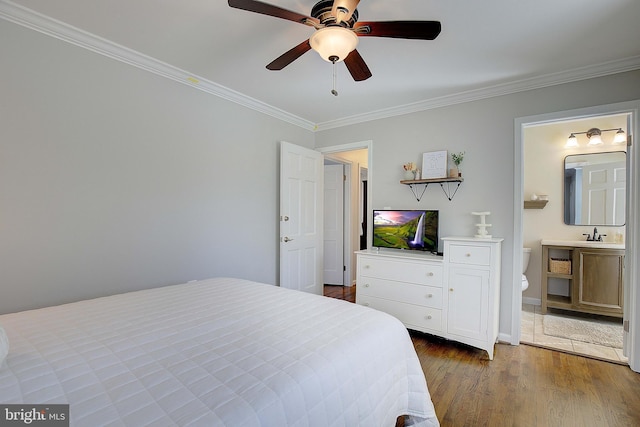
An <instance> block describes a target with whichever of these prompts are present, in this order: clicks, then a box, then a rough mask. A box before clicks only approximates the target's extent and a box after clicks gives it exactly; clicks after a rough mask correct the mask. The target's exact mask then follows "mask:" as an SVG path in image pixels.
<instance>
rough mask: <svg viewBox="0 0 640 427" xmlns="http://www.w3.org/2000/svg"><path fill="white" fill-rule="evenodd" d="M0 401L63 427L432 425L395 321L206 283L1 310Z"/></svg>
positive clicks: (305, 297)
mask: <svg viewBox="0 0 640 427" xmlns="http://www.w3.org/2000/svg"><path fill="white" fill-rule="evenodd" d="M0 325H2V327H3V328H4V329H5V331H6V333H7V336H8V339H9V343H10V349H9V353H8V356H7V358H6V360H5V361H4V362H2V364H1V365H0V404H25V405H27V404H33V405H36V404H69V405H70V406H69V412H70V424H71V425H72V426H99V425H105V426H106V425H109V426H132V427H133V426H135V427H140V426H154V427H155V426H368V427H369V426H390V427H393V426H394V425H395V421H396V418H397V417H398V416H399V415H408V416H409V417H408V418H407V421H406V425H422V426H436V425H438V420H437V418H436V415H435V411H434V408H433V404H432V402H431V398H430V396H429V392H428V389H427V384H426V381H425V377H424V374H423V371H422V369H421V366H420V363H419V360H418V358H417V356H416V353H415V349H414V347H413V345H412V342H411V339H410V337H409V335H408V333H407V330H406V329H405V327H404V326H403V325H402V324H401V323H400V322H399V321H398V320H396V319H395V318H393V317H391V316H389V315H387V314H385V313H382V312H378V311H375V310H372V309H369V308H366V307H362V306H358V305H355V304H351V303H348V302H346V301H340V300H336V299H332V298H326V297H321V296H317V295H311V294H306V293H302V292H298V291H292V290H288V289H283V288H279V287H275V286H270V285H265V284H261V283H256V282H250V281H246V280H239V279H230V278H216V279H209V280H203V281H198V282H190V283H186V284H181V285H175V286H168V287H163V288H156V289H149V290H144V291H138V292H131V293H126V294H120V295H114V296H109V297H104V298H97V299H92V300H86V301H81V302H77V303H72V304H65V305H61V306H56V307H48V308H43V309H38V310H31V311H25V312H20V313H14V314H6V315H1V316H0Z"/></svg>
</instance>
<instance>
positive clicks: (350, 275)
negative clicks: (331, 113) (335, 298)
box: [319, 141, 371, 287]
mask: <svg viewBox="0 0 640 427" xmlns="http://www.w3.org/2000/svg"><path fill="white" fill-rule="evenodd" d="M370 146H371V143H370V142H368V141H366V142H361V143H353V144H347V145H342V146H336V147H328V148H324V149H320V150H319V151H320V152H322V153H323V154H324V156H325V171H326V172H328V173H327V174H325V179H328V180H330V181H331V182H330V183H329V185H328V186H327V185H325V187H326V188H328V191H326V192H325V212H324V216H325V260H326V266H325V267H326V268H329V269H330V270H331V271H330V272H328V273H327V272H326V271H325V276H326V277H327V278H333V279H329V281H327V280H325V283H328V284H331V285H342V286H347V287H350V286H353V285H354V284H355V252H356V251H358V250H360V249H362V248H363V246H362V245H363V243H364V244H365V245H366V242H368V241H370V232H369V230H368V229H367V221H366V219H367V206H370V205H371V204H370V197H371V191H370V188H371V147H370ZM328 169H332V171H328ZM336 170H338V171H339V170H343V173H344V181H343V183H344V196H343V197H342V199H341V201H342V202H343V205H342V207H340V206H339V202H340V197H336V191H335V179H336V178H335V176H336V174H337V173H339V172H335V171H336ZM325 184H327V183H326V182H325ZM327 197H328V198H329V199H330V200H329V202H328V201H327ZM327 209H328V210H332V209H335V210H338V211H340V212H338V213H341V214H342V233H341V236H340V237H342V243H341V244H340V243H338V241H337V236H336V235H335V233H336V230H337V229H339V228H340V227H339V224H336V222H337V219H336V218H338V215H336V213H337V212H335V211H333V212H327ZM327 221H329V224H327ZM338 245H340V247H338ZM365 247H366V246H365ZM340 250H341V251H342V256H341V258H342V261H343V263H342V268H343V275H342V283H338V282H337V281H336V280H335V278H336V276H337V273H338V272H337V271H336V270H337V268H338V267H339V264H338V260H339V258H340V255H338V254H339V252H340ZM328 252H330V253H328ZM336 255H337V257H338V260H336ZM329 282H331V283H329Z"/></svg>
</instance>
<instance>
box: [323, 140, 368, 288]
mask: <svg viewBox="0 0 640 427" xmlns="http://www.w3.org/2000/svg"><path fill="white" fill-rule="evenodd" d="M362 149H366V150H367V167H368V171H369V176H368V179H367V181H368V188H369V189H371V188H373V141H370V140H369V141H360V142H352V143H348V144H342V145H333V146H330V147H320V148H316V150H318V151H319V152H320V153H322V154H324V155H327V154H332V153H340V152H343V151H354V150H362ZM371 193H372V191H367V206H368V209H369V211H370V210H371V206H373V203H372V201H371V200H372V195H371ZM352 208H354V207H353V206H352ZM365 214H366V215H368V214H369V213H368V212H366V213H365ZM349 222H351V221H349ZM349 229H350V230H351V233H350V235H349V239H346V241H347V244H346V245H345V259H346V260H347V261H348V262H347V263H346V271H345V277H346V278H347V280H345V284H352V283H353V282H352V280H351V277H352V271H353V268H354V265H353V263H352V262H351V261H350V260H351V259H353V253H354V252H355V251H356V250H358V249H360V246H358V247H354V243H353V239H352V238H351V234H353V227H352V226H351V225H350V227H349ZM371 233H372V232H371V227H369V228H368V229H367V242H371V239H372V234H371ZM347 255H348V258H347Z"/></svg>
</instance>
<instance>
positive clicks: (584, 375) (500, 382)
mask: <svg viewBox="0 0 640 427" xmlns="http://www.w3.org/2000/svg"><path fill="white" fill-rule="evenodd" d="M342 292H344V295H345V298H341V295H342ZM325 295H327V296H332V297H334V298H341V299H348V300H353V301H355V287H353V288H346V289H338V287H336V286H330V287H327V286H325ZM411 339H412V340H413V344H414V347H415V348H416V353H417V354H418V358H419V359H420V363H421V364H422V369H423V370H424V373H425V377H426V379H427V383H428V385H429V391H430V392H431V398H432V400H433V403H434V405H435V408H436V414H437V415H438V418H439V419H440V423H441V425H442V426H443V427H447V426H490V427H493V426H517V427H521V426H525V427H527V426H532V427H534V426H536V427H537V426H545V427H546V426H562V427H570V426H579V427H590V426H598V427H600V426H603V427H604V426H611V427H613V426H621V427H622V426H625V427H626V426H638V425H640V374H637V373H635V372H633V371H632V370H631V369H629V367H628V366H623V365H618V364H614V363H609V362H603V361H599V360H594V359H589V358H586V357H581V356H576V355H571V354H566V353H562V352H558V351H554V350H548V349H543V348H537V347H532V346H527V345H519V346H511V345H507V344H496V348H495V356H494V360H493V361H489V359H488V357H487V353H486V352H484V351H481V350H478V349H474V348H472V347H469V346H466V345H463V344H457V343H455V342H452V341H447V340H445V339H442V338H438V337H434V336H432V335H427V334H421V333H418V332H413V331H412V332H411Z"/></svg>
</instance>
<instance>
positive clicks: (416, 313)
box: [357, 295, 442, 333]
mask: <svg viewBox="0 0 640 427" xmlns="http://www.w3.org/2000/svg"><path fill="white" fill-rule="evenodd" d="M357 302H358V304H361V305H364V306H367V307H371V308H375V309H376V310H380V311H384V312H385V313H389V314H390V315H392V316H393V317H395V318H397V319H398V320H400V321H401V322H402V323H404V325H405V326H406V327H407V328H409V329H415V330H418V331H423V332H425V331H431V332H436V333H440V332H441V331H442V310H438V309H436V308H430V307H421V306H418V305H413V304H407V303H404V302H399V301H390V300H387V299H382V298H376V297H372V296H368V295H362V296H360V297H358V298H357Z"/></svg>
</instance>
